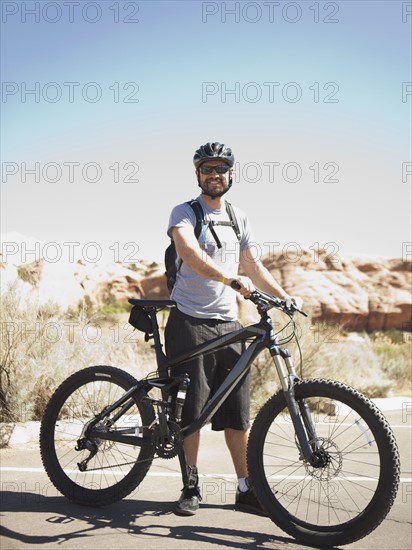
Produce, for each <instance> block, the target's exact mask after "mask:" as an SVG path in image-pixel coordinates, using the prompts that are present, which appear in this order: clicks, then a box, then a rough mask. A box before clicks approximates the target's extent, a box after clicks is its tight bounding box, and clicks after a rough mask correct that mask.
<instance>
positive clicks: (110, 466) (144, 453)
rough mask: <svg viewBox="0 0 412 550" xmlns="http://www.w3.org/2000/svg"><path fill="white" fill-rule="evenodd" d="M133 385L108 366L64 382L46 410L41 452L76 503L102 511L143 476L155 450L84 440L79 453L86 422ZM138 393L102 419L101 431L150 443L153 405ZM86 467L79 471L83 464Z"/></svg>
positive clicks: (51, 475)
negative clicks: (124, 435) (79, 443)
mask: <svg viewBox="0 0 412 550" xmlns="http://www.w3.org/2000/svg"><path fill="white" fill-rule="evenodd" d="M136 384H137V381H136V379H135V378H133V376H131V375H130V374H128V373H126V372H124V371H122V370H120V369H116V368H114V367H108V366H98V367H89V368H87V369H83V370H81V371H79V372H76V373H75V374H73V375H72V376H70V377H69V378H68V379H67V380H65V381H64V382H63V383H62V384H61V385H60V386H59V387H58V388H57V390H56V392H55V393H54V395H53V396H52V398H51V400H50V402H49V404H48V405H47V407H46V410H45V412H44V416H43V419H42V423H41V430H40V451H41V457H42V461H43V464H44V467H45V469H46V472H47V474H48V476H49V478H50V480H51V481H52V483H53V485H54V486H55V487H56V488H57V489H58V490H59V491H60V492H61V493H63V495H65V496H66V497H67V498H69V499H70V500H72V501H74V502H77V503H78V504H85V505H93V506H102V505H104V504H110V503H112V502H115V501H117V500H120V499H122V498H124V497H125V496H127V495H128V494H130V493H131V492H132V491H133V490H134V489H135V488H136V487H137V486H138V485H139V483H140V482H141V481H142V479H143V478H144V477H145V475H146V473H147V471H148V470H149V468H150V465H151V463H152V460H153V456H154V446H153V445H145V446H142V447H133V446H131V445H128V444H124V443H118V442H115V441H109V440H107V439H99V438H93V439H90V440H87V438H83V439H86V445H84V446H83V448H81V449H79V448H78V441H79V440H81V438H82V437H83V432H84V428H85V427H87V423H88V422H89V421H90V420H93V419H94V418H95V416H96V415H98V414H100V413H101V412H102V411H104V409H105V408H106V407H107V406H108V405H112V404H113V403H116V402H117V400H119V399H120V398H121V397H122V396H123V395H124V394H125V392H126V391H127V390H129V389H130V388H132V387H133V386H135V385H136ZM145 396H146V394H145V392H144V391H143V390H138V391H136V392H134V393H133V396H132V397H130V398H129V400H128V402H127V403H128V405H127V407H126V408H124V409H122V406H120V407H118V409H116V410H114V411H113V412H112V414H111V415H107V416H104V417H103V418H102V420H101V421H100V422H99V424H97V426H96V427H97V430H98V431H100V432H102V433H103V432H115V431H116V430H121V431H122V432H128V433H130V434H132V435H143V436H144V437H145V436H147V437H148V438H150V429H151V425H152V424H153V423H154V420H155V413H154V409H153V406H152V405H151V404H150V403H149V402H148V401H147V400H146V399H145ZM82 462H83V463H85V462H87V467H86V468H85V469H84V471H82V470H83V468H82V467H81V464H82Z"/></svg>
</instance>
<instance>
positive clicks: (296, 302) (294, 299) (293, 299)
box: [284, 296, 303, 309]
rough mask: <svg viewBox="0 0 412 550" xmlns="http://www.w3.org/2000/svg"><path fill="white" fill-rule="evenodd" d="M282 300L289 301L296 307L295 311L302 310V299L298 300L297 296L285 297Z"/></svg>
mask: <svg viewBox="0 0 412 550" xmlns="http://www.w3.org/2000/svg"><path fill="white" fill-rule="evenodd" d="M284 299H285V300H290V301H291V302H292V303H293V304H294V305H295V306H296V307H297V309H302V305H303V300H302V298H299V296H287V297H285V298H284Z"/></svg>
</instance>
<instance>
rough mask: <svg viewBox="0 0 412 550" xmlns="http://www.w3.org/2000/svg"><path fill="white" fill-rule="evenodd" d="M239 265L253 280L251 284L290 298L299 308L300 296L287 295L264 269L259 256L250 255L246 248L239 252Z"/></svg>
mask: <svg viewBox="0 0 412 550" xmlns="http://www.w3.org/2000/svg"><path fill="white" fill-rule="evenodd" d="M240 266H241V268H242V269H243V271H244V272H245V273H246V275H247V276H248V277H249V278H250V279H251V280H252V281H253V284H254V285H255V286H257V287H258V288H260V289H261V290H263V291H264V292H267V293H268V294H272V295H275V296H277V297H278V298H281V299H282V300H285V299H287V298H290V299H292V300H293V301H294V302H295V303H296V305H297V307H298V308H299V309H300V308H301V307H302V300H301V298H297V297H296V296H289V294H288V293H287V292H286V291H285V290H283V288H282V287H281V286H280V284H279V283H278V282H277V281H276V279H275V278H274V277H273V275H272V274H271V273H270V271H268V270H267V269H266V267H265V266H264V265H263V263H262V262H261V260H260V259H259V258H254V257H251V255H250V253H248V250H247V249H246V250H242V251H241V252H240ZM298 302H299V303H298Z"/></svg>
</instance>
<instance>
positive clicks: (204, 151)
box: [193, 141, 235, 168]
mask: <svg viewBox="0 0 412 550" xmlns="http://www.w3.org/2000/svg"><path fill="white" fill-rule="evenodd" d="M207 160H223V161H224V162H226V164H228V165H229V166H233V165H234V163H235V157H234V155H233V153H232V149H231V148H230V147H226V145H225V144H224V143H219V142H218V141H215V142H214V143H206V145H201V146H200V147H199V149H198V150H197V151H196V152H195V155H194V157H193V164H194V165H195V166H196V168H199V166H200V165H201V164H203V163H204V162H206V161H207Z"/></svg>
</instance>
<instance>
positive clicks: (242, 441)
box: [225, 428, 248, 478]
mask: <svg viewBox="0 0 412 550" xmlns="http://www.w3.org/2000/svg"><path fill="white" fill-rule="evenodd" d="M247 438H248V430H234V429H232V428H226V429H225V439H226V445H227V446H228V449H229V451H230V454H231V456H232V461H233V465H234V467H235V472H236V475H237V477H238V478H242V477H247V462H246V449H247Z"/></svg>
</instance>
